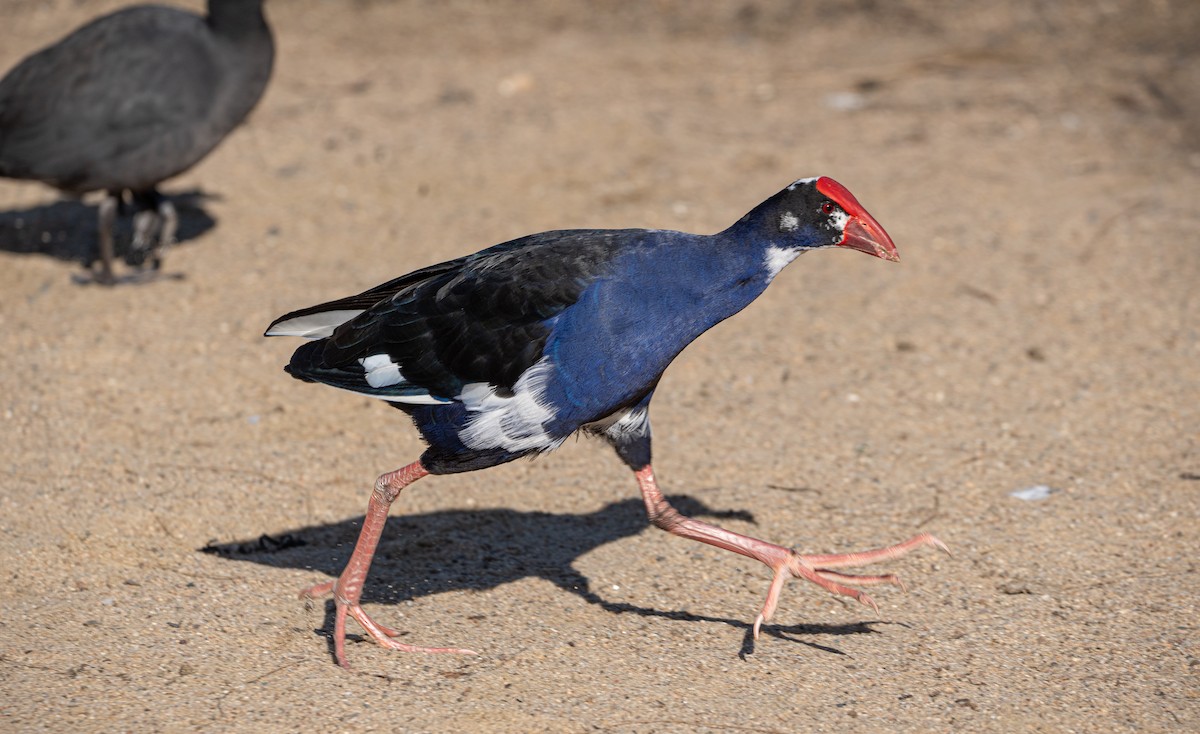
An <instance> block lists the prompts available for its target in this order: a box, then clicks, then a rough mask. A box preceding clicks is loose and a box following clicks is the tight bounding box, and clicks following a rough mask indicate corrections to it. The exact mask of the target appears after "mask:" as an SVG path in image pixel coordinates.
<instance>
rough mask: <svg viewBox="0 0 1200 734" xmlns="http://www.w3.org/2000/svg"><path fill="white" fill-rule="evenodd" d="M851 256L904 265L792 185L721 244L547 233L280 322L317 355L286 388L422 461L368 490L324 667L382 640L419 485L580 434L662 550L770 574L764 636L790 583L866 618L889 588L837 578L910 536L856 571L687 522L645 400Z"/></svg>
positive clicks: (860, 556) (339, 586)
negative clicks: (720, 556) (715, 344)
mask: <svg viewBox="0 0 1200 734" xmlns="http://www.w3.org/2000/svg"><path fill="white" fill-rule="evenodd" d="M823 247H847V248H851V249H855V250H860V251H862V252H866V253H868V254H871V255H875V256H876V257H881V258H883V259H885V260H897V259H898V257H897V255H896V248H895V245H894V244H893V243H892V240H891V238H890V237H888V235H887V233H886V232H885V231H884V230H883V227H881V226H880V225H879V223H878V222H876V221H875V219H874V218H873V217H872V216H871V215H870V214H868V213H867V211H866V210H865V209H864V208H863V207H862V205H860V204H859V203H858V201H857V200H856V199H855V198H854V196H853V195H852V194H851V193H850V192H849V191H847V190H846V188H845V187H843V186H842V185H841V184H839V183H837V182H836V181H834V180H832V179H830V178H825V177H820V178H810V179H803V180H800V181H796V182H795V183H793V184H792V185H790V186H788V187H787V188H786V189H784V190H783V191H780V192H779V193H778V194H776V195H774V196H772V197H771V198H769V199H768V200H766V201H765V202H763V203H762V204H760V205H758V206H757V207H755V208H754V210H753V211H751V212H750V213H749V214H747V215H746V216H744V217H742V218H741V219H739V220H738V221H737V222H736V223H734V225H733V226H731V227H730V228H729V229H727V230H725V231H724V232H720V233H718V234H714V235H696V234H687V233H683V232H672V231H663V230H643V229H621V230H565V231H555V232H543V233H541V234H535V235H530V236H528V237H522V238H520V239H516V240H513V241H511V242H505V243H503V244H500V245H496V246H494V247H490V248H488V249H486V250H482V251H481V252H477V253H475V254H473V255H468V256H466V257H462V258H459V259H457V260H451V261H450V262H445V263H441V264H438V265H432V266H430V267H427V268H423V269H421V270H417V271H414V272H412V273H409V274H408V275H403V276H401V277H399V278H396V279H395V280H392V281H390V282H388V283H385V284H383V285H380V286H378V287H376V288H372V289H371V290H368V291H366V292H364V293H361V294H359V295H356V296H350V297H349V298H343V299H341V300H337V301H332V302H329V303H325V304H321V305H319V306H313V307H311V308H305V309H301V310H299V311H295V312H293V313H290V314H287V315H286V316H283V317H281V318H279V319H277V320H276V321H275V322H274V323H272V324H271V326H270V327H269V328H268V329H267V332H266V334H267V336H300V337H306V338H308V339H311V340H312V341H309V342H307V343H306V344H304V345H302V346H301V347H300V348H299V349H297V350H296V352H295V353H294V354H293V356H292V359H291V362H290V363H289V364H288V366H287V371H288V372H289V373H291V375H292V376H293V377H296V378H299V379H301V380H305V381H309V382H322V383H325V384H327V385H331V386H333V387H337V388H341V389H343V390H348V391H350V392H353V393H358V394H360V395H367V396H370V397H374V398H380V399H382V400H386V401H388V402H389V403H391V404H392V405H393V406H395V407H397V408H399V409H400V410H403V411H404V412H405V413H407V414H408V415H409V417H410V418H412V420H413V422H414V423H415V424H416V427H417V430H419V431H420V433H421V436H422V437H423V438H424V439H425V441H426V442H427V443H428V449H427V450H426V451H425V453H424V454H422V456H421V457H420V459H419V460H418V461H416V462H413V463H412V464H409V465H408V466H405V467H404V468H402V469H398V470H396V471H393V472H389V473H387V474H384V475H382V476H381V477H379V479H378V481H377V482H376V483H375V491H374V493H373V494H372V495H371V500H370V504H369V505H368V508H367V515H366V518H365V519H364V521H363V526H362V531H361V533H360V535H359V539H358V544H357V545H356V547H355V549H354V552H353V554H352V556H351V558H350V561H349V563H348V564H347V565H346V568H345V570H344V571H343V572H342V574H341V576H340V577H339V578H337V579H336V580H333V581H328V582H325V583H322V584H318V585H316V586H314V587H312V588H311V589H307V590H306V591H305V592H304V593H305V594H306V595H308V596H316V595H323V594H326V593H329V592H333V596H334V600H335V603H336V607H337V616H336V626H335V629H334V634H333V639H334V653H335V656H336V659H337V661H338V663H339V664H341V665H343V666H345V665H346V656H345V636H346V630H345V627H346V616H347V615H350V616H352V617H354V619H356V620H357V621H358V622H359V624H361V625H362V626H363V627H364V628H365V629H366V631H367V632H368V633H369V634H370V635H371V637H373V638H374V639H375V640H376V641H378V642H379V643H380V644H382V645H385V646H387V647H390V648H393V649H398V650H409V651H419V652H470V651H468V650H460V649H455V648H423V647H415V646H412V645H404V644H401V643H398V642H396V641H395V640H392V639H391V638H392V637H394V636H395V632H394V631H393V630H390V629H388V628H386V627H384V626H382V625H379V624H378V623H376V622H374V621H373V620H371V619H370V617H368V616H367V615H366V613H365V612H364V611H363V609H362V607H361V606H360V605H359V599H360V596H361V594H362V589H363V583H364V581H365V579H366V576H367V572H368V569H369V567H370V564H371V558H372V555H373V554H374V552H375V547H376V545H377V543H378V541H379V537H380V534H381V533H382V531H383V527H384V523H385V522H386V519H387V513H388V508H389V507H390V505H391V503H392V502H393V500H395V498H396V496H397V495H399V493H400V491H401V490H402V489H404V487H406V486H408V485H409V484H411V483H412V482H414V481H416V480H418V479H420V478H421V477H423V476H425V475H427V474H449V473H452V472H464V471H473V470H475V469H484V468H487V467H490V466H495V465H497V464H502V463H504V462H507V461H512V460H513V459H516V458H518V457H522V456H529V455H531V454H537V453H541V452H546V451H550V450H551V449H554V448H556V447H558V446H559V445H560V444H562V442H563V441H564V440H565V439H566V438H567V437H569V436H571V435H572V434H574V433H576V432H577V431H583V432H585V433H588V434H592V435H595V436H599V437H601V438H603V439H605V440H606V441H608V443H610V444H611V445H612V447H613V448H614V449H616V452H617V454H618V455H619V456H620V457H621V459H622V460H623V461H624V462H625V463H626V464H627V465H628V466H629V468H630V469H632V470H633V472H634V476H635V477H636V479H637V482H638V486H639V487H640V488H641V492H642V497H643V499H644V500H645V503H646V510H647V512H648V513H649V516H650V521H651V522H652V523H654V524H655V525H657V526H658V527H660V528H662V529H664V530H667V531H668V532H671V533H674V534H676V535H680V536H683V537H685V538H692V539H694V540H699V541H701V542H704V543H708V544H710V545H715V546H717V547H720V548H725V549H727V550H731V551H734V552H735V553H740V554H742V555H745V556H749V557H750V558H754V559H756V560H758V561H761V562H763V563H765V564H766V565H767V566H769V567H770V568H771V569H772V570H773V571H774V574H775V576H774V580H773V581H772V583H771V585H770V588H769V591H768V592H767V598H766V601H765V603H764V604H763V607H762V611H761V612H760V614H759V615H758V619H757V620H755V623H754V633H755V635H756V636H757V634H758V631H759V627H760V625H761V624H762V623H763V622H765V621H766V620H768V619H770V618H771V615H772V614H773V612H774V611H775V607H776V604H777V603H778V600H779V594H780V591H781V589H782V588H783V584H784V582H785V581H786V580H787V579H789V578H791V577H797V578H805V579H808V580H809V581H812V582H813V583H816V584H817V585H819V586H821V587H823V588H825V589H827V590H829V591H831V592H833V593H835V594H843V595H846V596H850V597H853V598H855V599H858V600H859V601H860V602H863V603H864V604H868V605H871V606H874V602H873V601H872V600H871V598H870V597H869V596H867V595H866V594H864V593H863V592H861V591H859V590H858V589H855V588H852V587H851V586H849V584H855V585H859V586H863V585H873V584H882V583H892V584H899V580H898V579H897V578H896V577H895V576H893V575H883V576H857V575H851V574H846V573H842V572H840V571H837V570H834V569H840V568H849V567H855V566H863V565H866V564H869V563H875V562H879V561H885V560H889V559H893V558H896V557H898V556H901V555H903V554H905V553H907V552H909V551H911V550H913V549H915V548H918V547H921V546H925V545H928V546H933V547H937V548H941V549H943V550H944V549H945V546H944V545H943V544H942V543H941V542H940V541H939V540H937V539H936V538H934V537H933V536H932V535H929V534H921V535H917V536H916V537H914V538H911V539H909V540H907V541H905V542H903V543H900V544H898V545H894V546H891V547H888V548H882V549H877V550H871V551H866V552H862V553H844V554H832V555H800V554H798V553H796V552H795V551H793V550H790V549H789V548H786V547H783V546H780V545H775V544H773V543H768V542H766V541H762V540H758V539H756V538H751V537H748V536H744V535H740V534H738V533H734V532H730V531H728V530H724V529H722V528H719V527H716V526H714V525H710V524H708V523H704V522H700V521H697V520H693V519H691V518H688V517H684V516H683V515H681V514H679V513H678V512H676V511H675V509H674V508H672V507H671V506H670V505H669V504H668V503H667V501H666V500H665V498H664V497H663V495H662V493H661V492H660V491H659V489H658V486H657V483H656V481H655V477H654V471H653V469H652V468H651V465H650V419H649V412H648V411H649V406H650V399H651V397H653V395H654V389H655V387H656V386H657V385H658V381H659V379H660V378H661V377H662V374H663V371H664V370H666V369H667V367H668V365H670V364H671V361H672V360H673V359H674V358H675V356H676V355H678V354H679V353H680V352H681V351H682V350H683V349H684V347H686V346H687V345H688V344H690V343H691V342H692V340H694V339H695V338H696V337H698V336H700V335H701V334H702V333H704V332H705V331H706V330H708V329H710V328H712V327H713V326H714V325H716V324H717V323H719V322H721V321H723V320H725V319H727V318H729V317H730V316H733V315H734V314H736V313H737V312H738V311H741V310H742V309H743V308H745V307H746V306H747V305H749V304H750V302H751V301H753V300H754V299H755V298H757V297H758V296H759V295H760V294H761V293H762V292H763V291H764V290H765V289H766V287H767V286H768V285H769V284H770V282H771V280H772V279H773V278H774V277H775V276H776V275H777V274H778V273H779V271H780V270H782V269H783V267H784V266H785V265H787V264H788V263H790V262H791V261H792V260H794V259H795V258H796V257H797V256H798V255H801V254H803V253H805V252H807V251H809V250H815V249H818V248H823Z"/></svg>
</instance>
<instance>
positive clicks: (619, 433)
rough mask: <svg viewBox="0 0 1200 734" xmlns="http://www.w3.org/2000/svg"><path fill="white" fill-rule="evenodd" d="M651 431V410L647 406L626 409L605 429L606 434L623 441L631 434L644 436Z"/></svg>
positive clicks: (615, 439)
mask: <svg viewBox="0 0 1200 734" xmlns="http://www.w3.org/2000/svg"><path fill="white" fill-rule="evenodd" d="M649 432H650V412H649V411H648V410H646V409H645V408H639V409H637V410H627V411H625V412H624V413H622V414H620V417H619V418H617V420H615V421H613V424H612V425H611V426H609V427H608V428H606V429H605V431H604V433H605V435H607V436H609V437H610V438H612V439H613V440H614V441H622V440H624V439H627V438H629V437H631V436H644V435H646V434H647V433H649Z"/></svg>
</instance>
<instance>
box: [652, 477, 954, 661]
mask: <svg viewBox="0 0 1200 734" xmlns="http://www.w3.org/2000/svg"><path fill="white" fill-rule="evenodd" d="M634 476H636V477H637V482H638V487H640V488H641V490H642V499H643V500H645V502H646V512H647V513H648V514H649V515H650V522H652V523H654V524H655V525H656V526H658V527H660V528H662V529H663V530H666V531H667V532H669V533H672V534H674V535H678V536H680V537H683V538H690V539H692V540H698V541H700V542H701V543H708V544H709V545H715V546H716V547H718V548H724V549H725V550H731V551H733V552H734V553H740V554H742V555H743V556H747V557H749V558H753V559H754V560H756V561H761V562H762V563H765V564H766V565H768V566H770V567H771V569H772V570H773V571H774V572H775V577H774V578H773V579H772V580H771V585H770V587H769V588H768V589H767V598H766V601H765V602H763V608H762V612H760V613H759V615H758V618H757V619H756V620H754V637H755V639H757V638H758V633H759V628H760V627H761V626H762V623H763V622H766V621H767V620H769V619H770V618H771V615H773V614H774V613H775V608H776V607H777V606H778V605H779V595H780V592H782V591H783V585H784V583H786V582H787V580H788V579H789V578H803V579H808V580H809V581H812V582H813V583H814V584H816V585H818V586H820V587H821V588H823V589H825V590H826V591H829V592H831V593H833V594H840V595H842V596H849V597H851V598H853V599H857V600H858V601H860V602H862V603H863V604H866V605H867V606H869V607H871V608H873V609H875V611H876V612H878V611H879V607H877V606H876V605H875V601H874V600H873V599H872V598H871V597H870V596H868V595H867V594H865V593H863V592H862V591H859V590H858V589H855V588H853V587H850V586H847V585H846V584H858V585H860V586H875V585H879V584H893V585H895V586H899V587H900V588H904V584H903V583H901V581H900V579H899V578H898V577H897V576H895V575H892V574H887V575H883V576H855V575H852V574H845V573H839V572H837V571H833V570H831V569H834V568H855V567H857V566H866V565H868V564H871V563H879V562H881V561H890V560H893V559H895V558H899V557H900V556H903V555H905V554H906V553H909V552H910V551H913V550H916V549H917V548H920V547H922V546H926V545H927V546H931V547H934V548H938V549H940V550H943V551H946V552H947V553H949V552H950V551H949V549H948V548H946V545H945V544H944V543H942V541H940V540H938V539H937V538H935V537H933V536H932V535H930V534H929V533H921V534H920V535H917V536H914V537H912V538H909V539H908V540H906V541H904V542H903V543H898V544H896V545H893V546H889V547H887V548H878V549H875V550H869V551H863V552H861V553H835V554H822V555H800V554H799V553H797V552H795V551H794V550H792V549H790V548H784V547H783V546H781V545H775V544H774V543H768V542H766V541H765V540H759V539H758V538H751V537H750V536H748V535H741V534H739V533H734V532H730V531H728V530H725V529H723V528H719V527H717V526H716V525H709V524H708V523H705V522H700V521H699V520H693V519H691V518H690V517H684V516H683V515H680V514H679V513H678V512H677V511H676V510H675V508H674V507H671V505H670V504H669V503H668V502H667V500H666V498H665V497H663V496H662V492H660V491H659V489H658V482H657V481H656V480H655V478H654V469H653V468H651V466H650V465H649V464H647V465H646V466H644V467H642V468H641V469H639V470H637V471H636V472H634Z"/></svg>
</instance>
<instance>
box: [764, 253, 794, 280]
mask: <svg viewBox="0 0 1200 734" xmlns="http://www.w3.org/2000/svg"><path fill="white" fill-rule="evenodd" d="M801 252H803V249H802V248H800V247H776V246H774V245H772V246H770V247H768V248H767V256H766V258H764V260H763V264H764V265H766V266H767V280H768V281H771V280H774V279H775V276H776V275H779V271H780V270H783V269H784V268H785V267H787V265H788V263H790V262H791V261H793V260H795V259H796V258H798V257H800V253H801Z"/></svg>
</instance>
